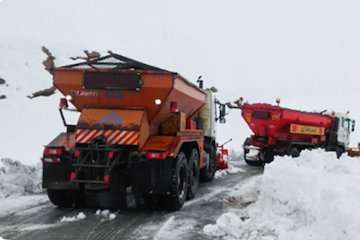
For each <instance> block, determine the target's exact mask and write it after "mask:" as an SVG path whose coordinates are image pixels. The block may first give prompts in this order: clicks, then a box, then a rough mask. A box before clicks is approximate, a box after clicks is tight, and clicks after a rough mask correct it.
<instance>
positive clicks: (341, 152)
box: [335, 146, 345, 159]
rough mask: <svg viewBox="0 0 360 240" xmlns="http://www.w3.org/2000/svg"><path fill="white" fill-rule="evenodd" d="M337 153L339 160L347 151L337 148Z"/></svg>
mask: <svg viewBox="0 0 360 240" xmlns="http://www.w3.org/2000/svg"><path fill="white" fill-rule="evenodd" d="M335 152H336V157H337V158H338V159H339V158H340V157H341V156H342V155H343V153H344V152H345V150H344V148H343V147H340V146H336V148H335Z"/></svg>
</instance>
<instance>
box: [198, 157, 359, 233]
mask: <svg viewBox="0 0 360 240" xmlns="http://www.w3.org/2000/svg"><path fill="white" fill-rule="evenodd" d="M359 182H360V159H356V158H349V157H347V156H344V157H342V158H341V159H340V160H338V159H336V157H335V154H334V153H324V152H323V151H320V150H319V151H312V152H303V153H302V155H301V157H300V158H297V159H292V158H290V157H285V158H278V159H276V160H275V161H274V162H273V163H272V164H269V165H266V167H265V171H264V174H263V175H262V176H259V177H254V178H253V179H252V180H251V181H250V182H249V183H248V184H245V185H244V187H241V186H240V185H239V186H240V187H238V188H237V190H234V193H233V194H234V199H237V201H239V202H240V203H241V202H242V201H243V198H244V196H246V195H248V194H250V193H251V194H252V196H256V195H257V194H254V193H257V192H258V196H257V201H256V202H255V203H254V204H251V205H249V206H248V207H244V206H246V205H242V204H239V205H237V207H233V208H230V209H229V212H227V213H225V214H224V215H222V216H221V217H220V218H218V219H217V221H216V223H215V224H211V225H207V226H205V228H204V231H205V232H206V233H207V234H209V235H211V236H216V237H224V238H225V239H284V240H288V239H292V240H297V239H299V240H300V239H302V240H303V239H316V240H322V239H324V240H329V239H342V240H352V239H357V238H358V236H359V235H360V211H358V209H360V185H359ZM235 189H236V188H235ZM232 202H234V201H232ZM238 206H240V207H238Z"/></svg>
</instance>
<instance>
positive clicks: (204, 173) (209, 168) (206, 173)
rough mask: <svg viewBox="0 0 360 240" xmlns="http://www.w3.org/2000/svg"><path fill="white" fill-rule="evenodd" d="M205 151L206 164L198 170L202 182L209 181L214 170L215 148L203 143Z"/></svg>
mask: <svg viewBox="0 0 360 240" xmlns="http://www.w3.org/2000/svg"><path fill="white" fill-rule="evenodd" d="M204 149H205V152H206V154H207V157H208V161H207V164H206V166H205V167H204V168H202V169H201V170H200V180H201V181H203V182H210V181H212V180H213V179H214V175H215V172H216V150H215V147H214V146H213V145H210V144H205V147H204Z"/></svg>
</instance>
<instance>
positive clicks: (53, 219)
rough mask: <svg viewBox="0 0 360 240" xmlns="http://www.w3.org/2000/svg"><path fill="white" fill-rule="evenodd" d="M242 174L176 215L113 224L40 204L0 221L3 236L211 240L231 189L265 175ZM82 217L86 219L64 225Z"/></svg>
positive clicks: (144, 214) (130, 216)
mask: <svg viewBox="0 0 360 240" xmlns="http://www.w3.org/2000/svg"><path fill="white" fill-rule="evenodd" d="M238 167H239V169H240V171H239V172H237V173H232V174H230V175H225V176H221V177H220V178H217V179H215V180H214V182H212V183H205V184H202V185H201V187H200V189H199V193H198V195H197V197H196V198H195V199H194V200H192V201H189V202H187V203H186V204H185V206H184V208H183V209H182V210H181V211H179V212H175V213H169V212H165V211H160V212H159V211H140V210H135V209H129V210H127V211H121V212H119V213H117V214H116V218H115V219H114V220H109V218H105V217H103V216H99V215H96V214H95V211H94V210H79V209H75V210H72V209H68V210H60V209H56V208H55V207H53V206H52V205H51V204H50V203H49V202H47V201H46V202H42V203H40V204H37V205H35V206H33V207H30V208H27V209H26V210H22V211H19V212H17V213H13V214H10V215H7V216H3V217H0V236H1V237H3V238H5V239H38V240H41V239H79V240H81V239H88V240H90V239H99V240H100V239H169V238H170V237H171V239H211V238H212V237H210V236H207V235H206V234H205V233H204V232H203V230H202V229H203V227H204V226H205V225H206V224H209V223H212V222H214V221H215V220H216V219H217V218H218V217H219V216H220V215H221V214H222V213H223V212H224V211H225V210H226V208H227V206H226V205H225V204H224V201H223V199H224V198H226V196H227V193H229V192H230V191H231V190H232V187H233V186H235V185H236V184H238V183H239V182H241V181H245V180H246V179H248V178H249V177H251V176H253V175H256V174H260V173H261V170H259V169H256V168H251V167H247V166H245V165H239V166H238ZM80 212H83V213H84V214H85V215H86V216H87V217H86V218H85V219H82V220H79V221H75V222H61V219H62V218H63V217H71V216H76V215H77V214H79V213H80Z"/></svg>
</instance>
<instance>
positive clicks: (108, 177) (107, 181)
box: [104, 174, 110, 184]
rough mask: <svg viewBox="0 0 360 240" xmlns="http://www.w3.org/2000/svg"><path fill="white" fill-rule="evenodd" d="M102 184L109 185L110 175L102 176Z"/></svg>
mask: <svg viewBox="0 0 360 240" xmlns="http://www.w3.org/2000/svg"><path fill="white" fill-rule="evenodd" d="M104 183H106V184H109V183H110V175H108V174H106V175H104Z"/></svg>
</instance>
